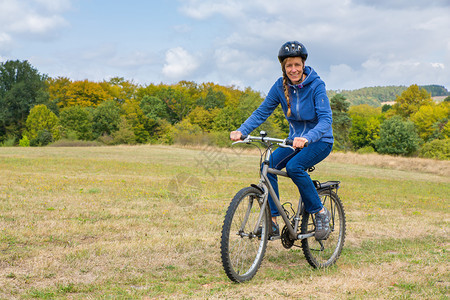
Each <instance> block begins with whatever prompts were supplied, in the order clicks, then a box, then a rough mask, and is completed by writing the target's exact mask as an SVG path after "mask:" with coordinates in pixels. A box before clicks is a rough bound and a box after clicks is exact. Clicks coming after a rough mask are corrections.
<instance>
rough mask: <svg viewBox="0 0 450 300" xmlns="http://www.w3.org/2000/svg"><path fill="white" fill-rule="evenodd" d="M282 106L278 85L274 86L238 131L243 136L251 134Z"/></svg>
mask: <svg viewBox="0 0 450 300" xmlns="http://www.w3.org/2000/svg"><path fill="white" fill-rule="evenodd" d="M278 104H280V99H279V97H278V92H277V87H276V84H274V85H273V86H272V88H271V89H270V91H269V94H268V95H267V97H266V98H265V99H264V101H263V102H262V103H261V105H260V106H259V107H258V108H257V109H256V110H255V111H254V112H253V113H252V114H251V116H250V117H249V118H248V119H247V120H246V121H245V122H244V123H242V125H241V126H240V127H239V128H238V129H237V130H238V131H240V132H241V133H242V134H243V135H248V134H250V133H251V132H252V131H253V130H255V128H257V127H258V126H259V125H261V124H262V123H264V121H266V120H267V118H268V117H270V115H271V114H272V113H273V111H274V110H275V108H277V106H278Z"/></svg>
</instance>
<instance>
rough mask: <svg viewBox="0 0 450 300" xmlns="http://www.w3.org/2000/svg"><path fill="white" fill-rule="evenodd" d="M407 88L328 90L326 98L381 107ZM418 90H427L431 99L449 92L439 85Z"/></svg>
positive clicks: (379, 87) (378, 87)
mask: <svg viewBox="0 0 450 300" xmlns="http://www.w3.org/2000/svg"><path fill="white" fill-rule="evenodd" d="M407 88H408V87H407V86H375V87H366V88H362V89H357V90H351V91H349V90H329V91H327V94H328V97H330V98H331V97H333V96H334V95H336V94H342V95H344V96H345V98H347V100H348V101H349V102H350V103H351V105H359V104H369V105H371V106H375V107H377V106H381V105H383V104H382V103H384V102H392V101H395V99H396V98H397V96H398V95H400V94H401V93H402V92H403V91H405V90H406V89H407ZM420 88H423V89H425V90H427V91H428V92H429V93H430V94H431V97H446V96H449V95H450V92H449V91H448V90H447V89H446V88H445V87H444V86H441V85H422V86H420Z"/></svg>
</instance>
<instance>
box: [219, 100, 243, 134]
mask: <svg viewBox="0 0 450 300" xmlns="http://www.w3.org/2000/svg"><path fill="white" fill-rule="evenodd" d="M241 124H242V117H241V114H240V111H239V109H238V108H233V107H230V106H227V107H225V108H224V109H222V110H221V111H220V112H219V113H218V114H217V116H216V117H215V118H214V125H213V130H214V131H233V130H236V129H237V128H238V127H239V126H240V125H241Z"/></svg>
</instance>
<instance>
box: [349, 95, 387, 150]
mask: <svg viewBox="0 0 450 300" xmlns="http://www.w3.org/2000/svg"><path fill="white" fill-rule="evenodd" d="M349 115H350V117H351V119H352V127H351V129H350V133H349V139H350V141H351V143H352V145H353V148H355V149H360V148H364V147H369V146H370V147H373V148H375V144H374V143H375V141H376V140H377V139H378V137H379V136H378V133H379V131H380V125H381V122H382V120H383V115H382V114H381V108H380V107H372V106H370V105H367V104H361V105H356V106H352V107H350V109H349Z"/></svg>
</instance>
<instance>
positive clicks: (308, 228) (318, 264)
mask: <svg viewBox="0 0 450 300" xmlns="http://www.w3.org/2000/svg"><path fill="white" fill-rule="evenodd" d="M319 197H320V199H321V201H322V203H323V205H324V206H325V207H326V208H327V209H328V210H329V211H330V212H331V221H330V227H331V233H330V236H329V237H328V238H327V239H326V240H322V241H317V240H316V239H315V237H314V236H313V237H310V238H307V239H304V240H302V249H303V253H304V254H305V257H306V260H307V261H308V263H309V264H310V265H311V266H313V267H314V268H324V267H329V266H331V265H333V264H334V263H335V262H336V261H337V259H338V258H339V256H340V254H341V251H342V248H343V247H344V241H345V210H344V206H343V205H342V202H341V200H340V199H339V197H338V195H337V194H336V193H334V192H332V191H328V190H324V191H320V192H319ZM301 229H302V233H309V232H314V230H315V225H314V216H313V215H312V214H309V213H307V212H304V214H303V218H302V225H301Z"/></svg>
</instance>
